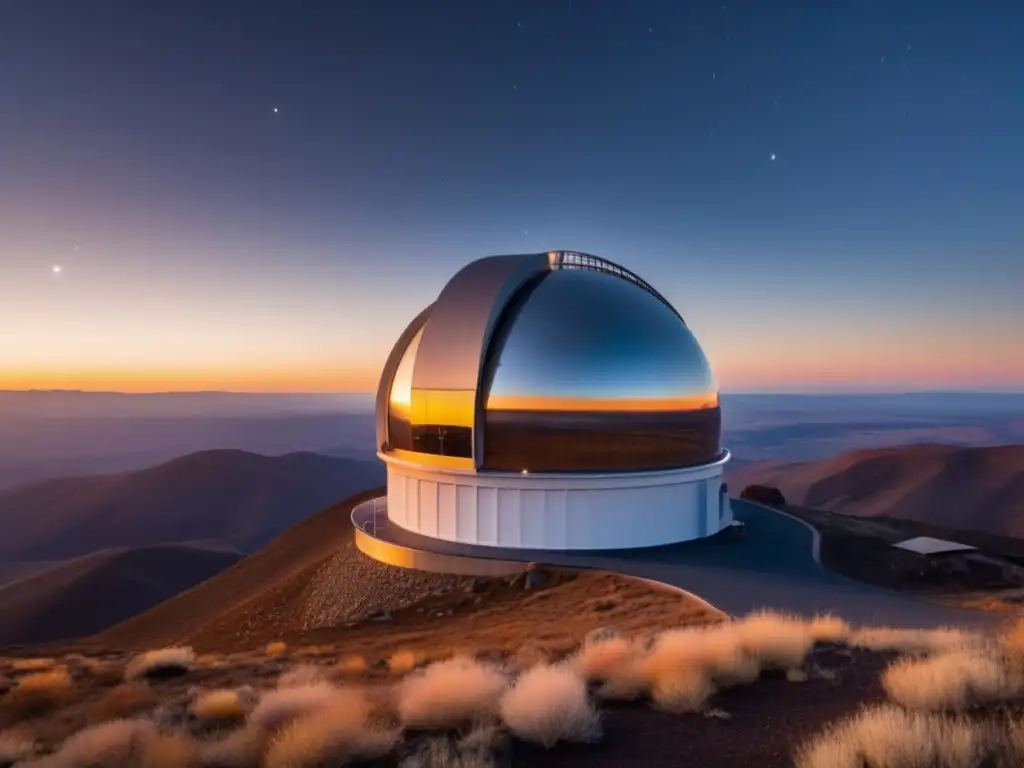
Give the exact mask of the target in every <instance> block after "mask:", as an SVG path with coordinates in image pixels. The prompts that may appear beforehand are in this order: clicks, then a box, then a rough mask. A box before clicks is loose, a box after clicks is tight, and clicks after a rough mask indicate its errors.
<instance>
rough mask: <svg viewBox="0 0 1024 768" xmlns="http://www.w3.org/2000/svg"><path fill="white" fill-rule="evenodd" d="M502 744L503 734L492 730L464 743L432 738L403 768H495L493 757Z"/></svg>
mask: <svg viewBox="0 0 1024 768" xmlns="http://www.w3.org/2000/svg"><path fill="white" fill-rule="evenodd" d="M502 741H503V733H502V731H500V730H499V729H498V728H494V727H492V726H482V727H479V728H475V729H473V730H472V731H470V732H469V733H468V734H467V735H466V736H465V737H463V738H461V739H453V738H451V737H450V736H447V735H444V736H432V737H430V738H428V739H424V740H423V741H422V742H421V743H420V744H419V746H418V747H417V749H416V750H415V751H414V752H412V753H411V754H410V755H408V756H406V757H405V759H403V760H402V762H401V763H400V764H399V768H495V762H494V759H493V755H494V752H495V751H497V749H499V748H500V746H501V743H502Z"/></svg>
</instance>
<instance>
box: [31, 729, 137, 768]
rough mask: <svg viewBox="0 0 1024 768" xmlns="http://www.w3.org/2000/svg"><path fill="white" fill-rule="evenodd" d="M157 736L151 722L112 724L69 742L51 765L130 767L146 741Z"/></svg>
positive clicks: (64, 767)
mask: <svg viewBox="0 0 1024 768" xmlns="http://www.w3.org/2000/svg"><path fill="white" fill-rule="evenodd" d="M156 735H157V728H156V726H155V725H154V724H153V723H152V722H150V721H149V720H143V719H141V718H135V719H130V720H112V721H110V722H109V723H103V724H101V725H94V726H92V727H90V728H86V729H85V730H82V731H79V732H78V733H76V734H75V735H74V736H71V737H70V738H68V739H67V740H66V741H65V742H64V743H63V744H62V745H61V747H60V749H59V750H58V751H57V753H56V754H55V755H54V757H53V759H52V761H51V762H52V764H53V765H54V766H60V768H86V767H89V768H91V767H92V766H103V767H104V768H106V766H122V765H128V764H129V760H130V759H131V758H132V756H133V754H137V751H138V750H139V749H140V746H141V744H142V743H143V739H145V738H153V737H155V736H156Z"/></svg>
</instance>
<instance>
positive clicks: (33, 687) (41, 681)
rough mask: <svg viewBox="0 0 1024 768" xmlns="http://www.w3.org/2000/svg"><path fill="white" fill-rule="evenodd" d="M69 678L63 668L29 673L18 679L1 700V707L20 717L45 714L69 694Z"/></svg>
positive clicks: (70, 686)
mask: <svg viewBox="0 0 1024 768" xmlns="http://www.w3.org/2000/svg"><path fill="white" fill-rule="evenodd" d="M71 688H72V685H71V676H70V675H68V671H67V669H66V668H64V667H57V668H55V669H51V670H50V671H48V672H30V673H29V674H27V675H23V676H22V677H20V678H18V681H17V683H16V685H15V686H14V688H13V689H12V690H10V691H8V692H7V695H6V696H4V698H3V706H4V708H5V709H7V710H8V711H9V712H11V713H13V714H15V715H17V716H20V717H31V716H33V715H39V714H42V713H43V712H46V711H48V710H50V709H52V708H53V707H55V706H56V705H57V704H59V703H60V702H62V701H63V700H64V698H65V697H66V696H67V695H68V694H69V693H70V692H71Z"/></svg>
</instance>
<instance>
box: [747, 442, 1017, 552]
mask: <svg viewBox="0 0 1024 768" xmlns="http://www.w3.org/2000/svg"><path fill="white" fill-rule="evenodd" d="M729 483H730V485H731V486H732V487H733V488H735V489H736V490H737V491H739V490H740V489H742V488H743V487H745V486H746V485H749V484H751V483H758V484H761V485H769V486H775V487H777V488H779V490H781V491H782V493H783V494H784V495H785V497H786V501H787V502H788V503H790V504H797V505H803V506H809V507H818V508H821V509H827V510H830V511H833V512H841V513H844V514H851V515H864V516H880V515H885V516H891V517H900V518H905V519H908V520H916V521H920V522H927V523H931V524H934V525H939V526H943V527H945V528H950V529H957V528H964V529H977V530H984V531H989V532H992V533H997V534H1003V535H1009V536H1024V446H996V447H985V448H961V447H956V446H946V445H907V446H900V447H897V448H880V449H876V450H870V451H855V452H852V453H844V454H841V455H840V456H836V457H834V458H832V459H828V460H827V461H820V462H789V463H781V462H758V463H756V464H752V465H750V466H746V467H742V468H739V469H737V470H736V471H734V472H731V473H729Z"/></svg>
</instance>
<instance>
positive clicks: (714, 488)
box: [388, 462, 732, 549]
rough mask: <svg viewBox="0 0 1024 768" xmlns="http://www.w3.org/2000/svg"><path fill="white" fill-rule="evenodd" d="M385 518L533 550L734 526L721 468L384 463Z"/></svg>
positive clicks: (645, 541)
mask: <svg viewBox="0 0 1024 768" xmlns="http://www.w3.org/2000/svg"><path fill="white" fill-rule="evenodd" d="M388 517H389V519H390V520H391V521H392V522H394V523H395V524H396V525H400V526H402V527H403V528H406V529H409V530H412V531H415V532H417V533H421V534H423V535H425V536H431V537H435V538H440V539H445V540H448V541H461V542H466V543H472V544H488V545H492V546H508V547H523V548H530V549H617V548H629V547H645V546H656V545H658V544H667V543H671V542H676V541H688V540H690V539H696V538H701V537H703V536H707V535H710V534H713V533H716V532H717V531H719V530H720V529H721V528H722V527H724V526H726V525H728V524H729V523H730V522H731V520H732V515H731V511H730V510H729V508H728V497H727V496H725V495H724V494H722V493H721V467H699V468H696V469H691V470H678V471H675V472H663V473H646V474H643V473H638V474H636V475H617V476H598V477H585V476H575V477H574V476H538V475H536V474H535V475H531V476H529V477H520V476H518V475H486V474H470V473H459V472H447V471H443V470H434V469H430V470H428V469H419V468H408V467H405V466H403V465H401V464H399V463H397V462H396V463H389V464H388Z"/></svg>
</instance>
